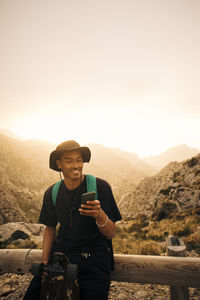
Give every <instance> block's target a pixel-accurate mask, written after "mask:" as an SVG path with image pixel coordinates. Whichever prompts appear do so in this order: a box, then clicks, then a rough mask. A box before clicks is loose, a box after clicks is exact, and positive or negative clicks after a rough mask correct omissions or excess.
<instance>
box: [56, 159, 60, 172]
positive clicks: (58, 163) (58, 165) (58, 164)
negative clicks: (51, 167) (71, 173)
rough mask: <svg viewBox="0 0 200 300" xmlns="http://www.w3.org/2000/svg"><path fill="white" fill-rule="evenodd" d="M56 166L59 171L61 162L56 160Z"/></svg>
mask: <svg viewBox="0 0 200 300" xmlns="http://www.w3.org/2000/svg"><path fill="white" fill-rule="evenodd" d="M56 164H57V167H58V169H60V170H61V162H60V161H59V160H56Z"/></svg>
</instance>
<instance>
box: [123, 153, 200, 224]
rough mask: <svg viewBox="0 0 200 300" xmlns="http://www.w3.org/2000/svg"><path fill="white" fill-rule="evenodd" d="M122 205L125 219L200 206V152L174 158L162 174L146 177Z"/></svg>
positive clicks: (127, 195)
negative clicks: (186, 158)
mask: <svg viewBox="0 0 200 300" xmlns="http://www.w3.org/2000/svg"><path fill="white" fill-rule="evenodd" d="M119 207H120V209H121V211H122V212H123V216H124V218H125V219H127V218H135V217H136V216H137V215H139V214H141V213H143V214H145V215H148V216H150V215H152V214H156V213H157V214H158V217H159V216H160V218H162V216H163V217H164V216H165V215H167V214H170V213H172V212H182V211H187V210H189V209H195V208H198V207H200V154H198V155H197V156H195V157H193V158H191V159H189V160H186V161H183V162H180V163H178V162H171V163H170V164H169V165H167V166H166V167H165V168H164V169H162V170H161V171H160V172H159V173H158V174H156V175H155V176H152V177H147V178H145V179H143V180H142V181H141V182H140V183H139V184H138V185H137V186H136V187H134V189H133V191H132V192H131V193H128V194H126V195H124V196H123V197H122V198H121V200H120V202H119Z"/></svg>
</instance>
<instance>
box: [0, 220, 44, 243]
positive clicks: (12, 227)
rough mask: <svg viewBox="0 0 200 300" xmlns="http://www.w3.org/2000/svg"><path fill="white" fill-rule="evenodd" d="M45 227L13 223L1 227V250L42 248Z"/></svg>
mask: <svg viewBox="0 0 200 300" xmlns="http://www.w3.org/2000/svg"><path fill="white" fill-rule="evenodd" d="M44 229H45V226H44V225H42V224H33V223H25V222H13V223H7V224H4V225H1V226H0V248H41V247H42V239H43V233H44Z"/></svg>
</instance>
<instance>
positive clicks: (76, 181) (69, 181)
mask: <svg viewBox="0 0 200 300" xmlns="http://www.w3.org/2000/svg"><path fill="white" fill-rule="evenodd" d="M83 179H84V175H83V174H82V175H81V177H80V178H78V179H74V180H72V179H71V178H69V177H65V178H64V183H65V185H66V187H67V189H68V190H74V189H76V188H77V187H78V186H79V185H80V184H81V182H82V181H83Z"/></svg>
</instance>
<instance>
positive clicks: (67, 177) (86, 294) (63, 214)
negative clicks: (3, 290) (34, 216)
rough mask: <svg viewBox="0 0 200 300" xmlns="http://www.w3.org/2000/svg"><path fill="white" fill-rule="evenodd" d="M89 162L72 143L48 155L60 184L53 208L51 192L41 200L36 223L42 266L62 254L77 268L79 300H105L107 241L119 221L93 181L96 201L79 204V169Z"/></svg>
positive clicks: (109, 197)
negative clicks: (40, 229) (55, 254)
mask: <svg viewBox="0 0 200 300" xmlns="http://www.w3.org/2000/svg"><path fill="white" fill-rule="evenodd" d="M90 157H91V152H90V149H89V148H88V147H80V145H79V144H78V143H77V142H75V141H73V140H71V141H66V142H63V143H61V144H60V145H58V146H57V148H56V150H55V151H53V152H52V153H51V154H50V168H51V169H53V170H55V171H57V172H62V174H63V177H64V180H63V181H62V183H61V184H60V187H59V191H58V195H57V199H56V203H55V205H54V204H53V202H52V188H53V186H51V187H49V188H48V189H47V191H46V192H45V194H44V199H43V206H42V209H41V213H40V217H39V222H40V223H42V224H44V225H46V229H45V232H44V238H43V263H44V264H45V265H46V264H47V263H48V260H49V257H50V254H51V253H53V252H54V251H59V252H62V253H64V254H66V255H67V256H68V258H69V259H70V261H71V263H75V264H78V268H79V272H78V281H79V286H80V299H81V300H94V299H95V300H98V299H99V300H106V299H108V291H109V286H110V267H111V266H110V261H111V259H110V258H111V257H110V256H111V252H112V249H111V247H110V245H111V242H110V240H111V239H112V238H113V237H114V235H115V232H116V225H115V222H116V221H118V220H121V215H120V213H119V210H118V208H117V205H116V203H115V200H114V197H113V194H112V191H111V188H110V185H109V184H108V183H107V182H106V181H104V180H102V179H100V178H97V179H96V185H97V192H98V200H95V201H87V203H86V204H81V195H82V194H83V193H86V192H87V184H86V176H85V175H84V174H83V172H82V171H83V164H84V163H85V162H89V161H90ZM58 223H59V225H60V227H59V231H58V234H57V237H56V226H57V224H58ZM55 237H56V238H55ZM24 299H29V298H24Z"/></svg>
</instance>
